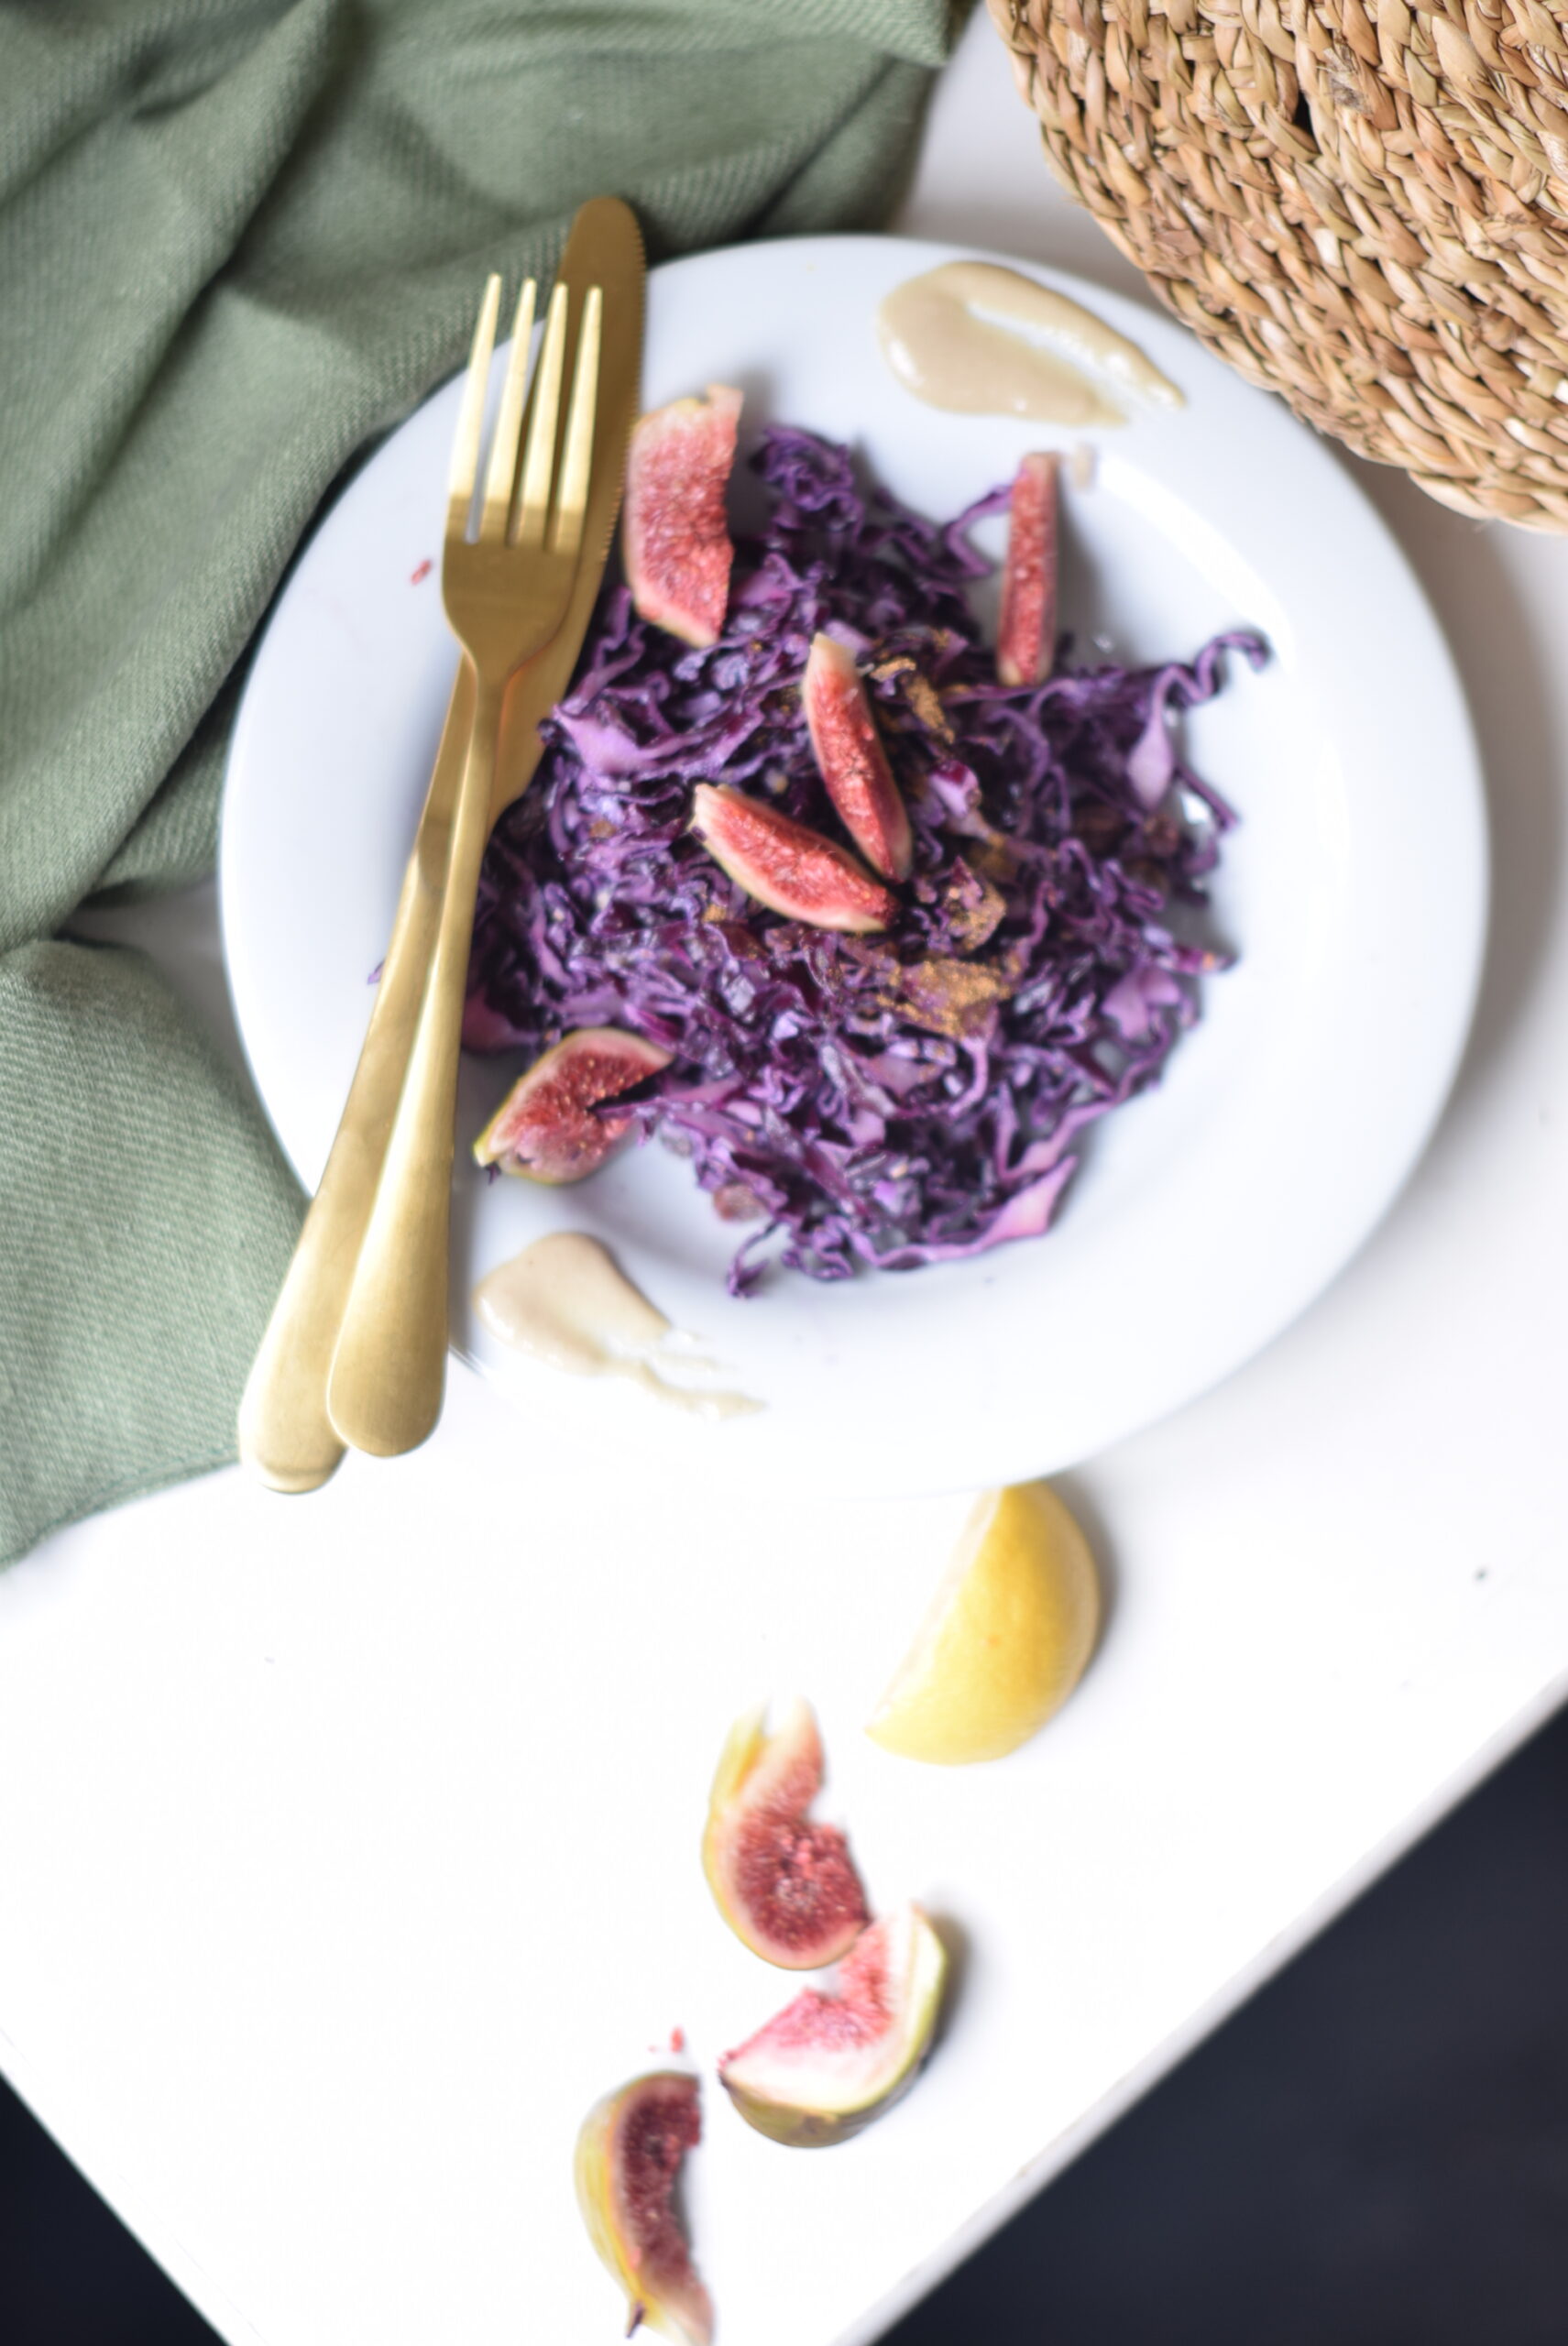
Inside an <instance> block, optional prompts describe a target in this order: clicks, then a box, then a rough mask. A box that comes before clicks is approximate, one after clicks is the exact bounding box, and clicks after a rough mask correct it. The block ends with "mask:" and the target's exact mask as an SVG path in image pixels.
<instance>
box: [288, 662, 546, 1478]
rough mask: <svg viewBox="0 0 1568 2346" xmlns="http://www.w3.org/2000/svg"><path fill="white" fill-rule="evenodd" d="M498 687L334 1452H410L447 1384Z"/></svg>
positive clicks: (460, 809) (468, 781) (486, 704)
mask: <svg viewBox="0 0 1568 2346" xmlns="http://www.w3.org/2000/svg"><path fill="white" fill-rule="evenodd" d="M504 690H505V681H504V679H502V680H501V681H500V682H499V683H498V682H497V681H496V680H495V679H493V678H485V677H480V679H479V680H478V685H477V692H476V696H475V707H474V725H473V730H472V732H471V734H470V736H469V741H468V755H467V760H466V764H465V766H464V770H463V781H462V785H461V788H460V789H459V792H458V796H457V811H456V816H455V821H454V825H453V830H452V839H451V851H450V854H449V857H448V859H447V863H446V873H445V884H444V892H443V895H442V901H441V917H440V925H439V927H438V929H437V932H436V940H435V951H434V954H433V958H432V961H431V965H430V976H429V980H428V981H427V983H426V986H425V990H424V999H423V1001H422V1004H421V1007H420V1014H419V1024H418V1026H417V1027H416V1029H415V1032H414V1039H413V1047H412V1049H411V1053H410V1055H409V1063H408V1070H407V1073H406V1075H405V1077H404V1080H403V1088H402V1095H401V1097H400V1100H399V1102H398V1108H397V1113H396V1116H395V1118H394V1120H393V1124H392V1130H391V1136H390V1138H389V1142H388V1144H387V1152H386V1157H385V1160H384V1162H383V1164H382V1167H381V1178H380V1180H379V1181H378V1184H377V1189H376V1202H375V1204H374V1206H373V1207H372V1208H371V1211H370V1218H369V1222H368V1223H367V1227H366V1231H365V1237H364V1241H363V1244H361V1246H360V1249H359V1257H358V1261H357V1262H356V1265H355V1267H354V1275H353V1283H352V1286H351V1287H350V1289H349V1294H348V1301H347V1305H346V1308H345V1311H344V1315H343V1325H342V1329H341V1332H340V1333H339V1336H338V1340H337V1349H336V1352H335V1353H334V1356H333V1364H332V1374H331V1376H330V1378H329V1380H328V1385H327V1408H328V1410H329V1412H330V1415H331V1418H332V1422H333V1424H334V1426H335V1428H336V1429H337V1431H338V1433H339V1435H340V1436H341V1437H342V1439H343V1440H344V1441H345V1442H351V1443H352V1444H353V1446H354V1448H355V1449H356V1450H367V1451H370V1452H373V1453H375V1455H376V1456H378V1457H380V1458H393V1457H397V1456H399V1455H400V1453H402V1452H403V1451H405V1450H413V1449H415V1448H417V1446H418V1445H419V1443H420V1442H423V1441H424V1439H425V1437H426V1436H427V1435H428V1434H429V1433H430V1432H431V1431H432V1430H433V1427H434V1424H435V1421H436V1420H437V1418H438V1417H439V1416H440V1414H441V1401H442V1394H443V1391H444V1386H445V1379H446V1347H447V1343H448V1333H447V1331H448V1298H447V1284H448V1270H449V1256H450V1251H451V1219H452V1159H453V1153H454V1147H455V1122H456V1108H457V1058H458V1046H459V1042H460V1039H461V1034H462V1025H463V1003H464V996H465V993H466V986H467V977H468V948H469V945H470V942H471V941H472V937H473V931H474V903H475V898H476V896H477V893H478V886H479V866H480V864H481V862H482V861H483V860H484V853H485V841H486V839H487V838H488V834H489V823H490V795H491V792H492V790H493V788H494V784H495V770H496V750H497V740H498V737H499V731H500V718H501V703H502V697H503V694H504Z"/></svg>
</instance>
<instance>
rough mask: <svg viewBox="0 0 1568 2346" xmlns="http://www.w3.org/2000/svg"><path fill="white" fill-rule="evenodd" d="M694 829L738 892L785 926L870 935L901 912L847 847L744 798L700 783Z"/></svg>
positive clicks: (694, 796)
mask: <svg viewBox="0 0 1568 2346" xmlns="http://www.w3.org/2000/svg"><path fill="white" fill-rule="evenodd" d="M692 829H693V830H694V831H695V832H696V836H697V838H698V839H700V840H701V841H702V843H703V845H704V847H705V848H707V851H708V853H709V855H711V856H712V858H713V860H714V861H715V863H717V864H719V865H721V866H722V868H723V869H724V870H725V871H726V872H729V877H730V878H731V880H733V881H734V882H735V883H736V885H737V886H738V887H740V888H744V889H745V891H746V893H747V894H748V895H749V896H754V897H755V898H756V900H757V902H758V904H766V905H767V906H768V907H769V909H770V911H772V912H775V913H783V915H784V918H785V919H786V920H799V921H805V922H806V923H807V925H808V926H810V927H812V928H837V929H845V930H849V931H850V932H853V933H858V934H860V935H861V936H865V935H869V934H870V933H871V931H872V930H873V929H878V928H886V927H887V926H889V925H890V923H891V922H892V921H893V919H894V915H895V914H896V913H897V911H898V904H897V902H896V900H895V899H894V897H893V896H891V895H890V894H889V893H888V891H887V890H886V889H885V888H883V887H882V886H880V885H879V883H878V882H876V881H875V880H873V879H872V875H871V873H870V872H868V871H866V870H865V868H864V866H863V865H862V864H861V863H859V862H858V861H856V859H855V858H854V857H853V856H852V855H851V854H850V850H849V849H848V848H843V847H839V845H838V844H837V842H836V841H834V840H833V839H823V838H822V836H821V835H820V833H819V832H817V831H814V830H811V829H809V828H807V827H806V824H805V823H797V822H795V820H794V818H793V817H790V816H788V815H781V814H780V812H779V810H778V808H777V807H776V806H764V805H763V804H762V800H761V799H760V798H748V797H747V795H746V794H745V792H744V791H741V790H728V789H726V788H724V787H723V785H722V784H718V785H716V784H712V783H707V782H699V783H698V784H697V786H696V789H695V790H694V791H693V792H692Z"/></svg>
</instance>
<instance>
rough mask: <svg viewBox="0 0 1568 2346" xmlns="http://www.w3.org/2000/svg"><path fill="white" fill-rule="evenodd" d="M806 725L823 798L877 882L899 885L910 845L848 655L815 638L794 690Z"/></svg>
mask: <svg viewBox="0 0 1568 2346" xmlns="http://www.w3.org/2000/svg"><path fill="white" fill-rule="evenodd" d="M800 692H801V698H802V700H803V701H804V703H805V705H806V728H807V730H808V731H809V733H810V735H811V746H812V749H813V750H814V751H815V752H816V756H817V767H818V769H819V771H820V773H821V775H822V779H823V781H824V782H825V783H826V784H827V786H828V797H829V798H830V799H831V800H832V801H833V804H834V806H836V807H837V808H838V810H839V817H840V818H841V820H842V822H843V825H844V828H845V829H846V830H847V831H848V832H849V834H850V838H851V839H853V840H854V842H855V845H856V846H857V847H858V848H859V849H860V850H861V854H862V855H863V856H864V857H865V859H866V861H867V862H868V863H869V864H870V865H871V867H872V870H873V871H874V872H881V874H882V876H883V879H884V880H907V879H908V877H909V872H910V867H911V865H912V864H913V863H914V861H915V839H914V834H913V833H912V832H911V830H910V828H909V817H908V815H907V814H906V813H905V806H904V801H903V799H902V798H901V797H900V796H899V792H898V784H897V783H896V782H894V778H893V769H892V767H891V766H890V765H889V764H888V762H887V751H885V750H884V749H883V745H882V736H881V735H880V734H879V733H878V731H877V729H876V718H874V716H873V715H872V705H871V702H870V700H869V698H868V697H867V694H866V688H865V685H863V684H862V683H861V672H860V670H859V669H858V668H857V667H856V665H855V663H854V659H853V656H852V654H851V653H850V652H848V651H846V649H845V647H844V646H843V644H841V643H838V642H835V641H834V639H833V638H832V636H830V635H815V636H813V638H812V640H811V651H810V653H809V655H808V657H807V659H806V676H805V680H804V682H803V683H802V685H801V687H800Z"/></svg>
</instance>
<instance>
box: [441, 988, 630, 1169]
mask: <svg viewBox="0 0 1568 2346" xmlns="http://www.w3.org/2000/svg"><path fill="white" fill-rule="evenodd" d="M669 1064H670V1054H669V1052H668V1051H665V1050H661V1049H660V1047H659V1046H658V1044H657V1043H650V1042H649V1041H648V1040H647V1038H646V1036H641V1035H628V1034H626V1033H625V1032H624V1031H623V1030H622V1029H621V1028H620V1027H619V1026H579V1027H577V1028H576V1030H575V1031H574V1032H573V1033H572V1034H570V1035H566V1036H563V1037H562V1039H561V1041H560V1042H558V1043H557V1044H556V1045H555V1046H554V1049H552V1050H548V1051H546V1052H545V1053H544V1056H543V1058H538V1059H535V1060H534V1062H533V1065H532V1067H531V1068H530V1069H528V1070H527V1072H526V1073H525V1074H523V1075H520V1076H519V1078H518V1080H517V1081H516V1082H515V1083H514V1084H513V1085H512V1088H511V1090H510V1091H509V1092H508V1093H507V1096H506V1098H505V1099H504V1100H503V1101H502V1102H501V1104H500V1106H499V1108H498V1109H497V1110H496V1113H495V1114H494V1115H493V1116H492V1117H491V1118H490V1121H489V1123H488V1124H487V1125H486V1126H485V1129H484V1131H483V1132H482V1133H481V1134H480V1135H479V1137H478V1139H477V1141H476V1142H475V1143H474V1155H475V1157H476V1159H477V1162H478V1163H479V1164H481V1165H499V1167H500V1168H501V1170H502V1172H503V1173H521V1174H524V1175H526V1177H527V1178H528V1179H529V1180H531V1181H545V1182H549V1183H552V1184H556V1183H560V1182H564V1181H581V1180H582V1179H584V1178H586V1176H587V1175H588V1174H589V1173H597V1172H598V1168H599V1167H600V1166H601V1165H602V1164H603V1163H604V1162H605V1159H606V1158H607V1157H612V1156H613V1155H614V1153H615V1151H616V1149H617V1148H618V1147H619V1146H620V1143H621V1142H622V1141H623V1140H624V1139H625V1137H626V1135H627V1134H628V1132H629V1131H630V1128H631V1119H630V1116H600V1115H596V1114H595V1113H594V1111H595V1109H596V1108H597V1107H598V1103H599V1102H601V1101H604V1100H614V1099H616V1098H617V1097H618V1096H619V1095H620V1093H621V1092H622V1091H630V1089H631V1087H632V1085H633V1084H634V1083H641V1082H642V1081H643V1080H645V1079H646V1078H647V1077H648V1076H650V1075H657V1074H658V1073H659V1071H660V1069H662V1068H666V1067H668V1066H669Z"/></svg>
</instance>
